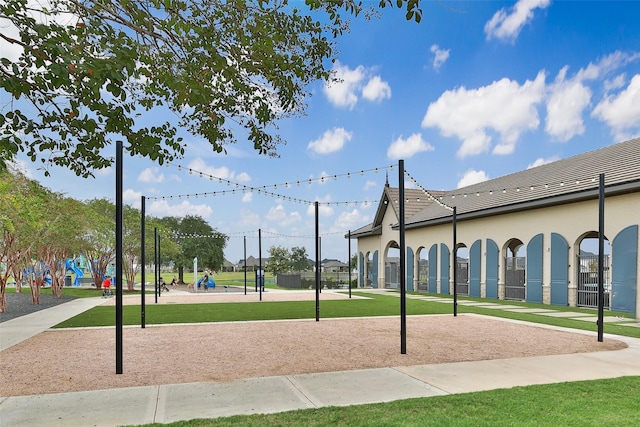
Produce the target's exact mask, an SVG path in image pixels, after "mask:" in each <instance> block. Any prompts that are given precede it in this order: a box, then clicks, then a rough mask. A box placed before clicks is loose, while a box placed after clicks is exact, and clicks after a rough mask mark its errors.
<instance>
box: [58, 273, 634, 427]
mask: <svg viewBox="0 0 640 427" xmlns="http://www.w3.org/2000/svg"><path fill="white" fill-rule="evenodd" d="M228 280H233V279H228ZM221 283H222V282H221ZM242 284H244V282H242ZM66 290H67V289H65V291H66ZM74 291H86V290H81V289H74ZM94 291H95V290H94ZM98 292H99V291H98ZM353 295H362V296H366V297H368V299H352V300H329V301H322V300H321V302H320V315H321V317H323V318H331V317H355V316H385V315H389V316H397V315H398V314H399V300H398V298H397V297H394V296H388V295H380V294H372V293H359V292H353ZM422 295H424V294H422ZM438 296H439V297H443V295H438ZM444 297H446V296H444ZM462 300H469V301H482V302H487V300H483V299H475V298H467V297H465V298H459V301H462ZM406 302H407V305H406V306H407V314H408V315H417V314H450V313H452V310H453V308H452V306H451V304H446V303H439V302H430V301H424V300H415V299H407V301H406ZM492 302H495V303H497V304H503V305H507V304H508V305H517V306H522V307H527V308H546V309H554V310H558V311H573V312H581V313H587V314H590V315H592V316H595V315H596V314H597V312H596V311H595V310H593V309H583V308H576V307H556V306H548V305H542V304H531V303H523V302H514V301H502V300H496V301H492ZM458 313H460V314H464V313H478V314H484V315H489V316H494V317H503V318H510V319H516V320H523V321H528V322H536V323H544V324H549V325H555V326H563V327H568V328H574V329H583V330H591V331H596V330H597V327H596V325H595V323H593V322H585V321H578V320H571V319H567V318H555V317H547V316H541V315H535V314H530V313H516V312H508V311H504V310H498V309H486V308H481V307H475V306H468V305H458ZM145 315H146V321H147V323H148V324H154V323H191V322H220V321H242V320H274V319H301V318H314V317H315V301H295V302H266V301H265V302H262V303H220V304H215V303H209V304H188V305H186V304H185V305H183V304H170V305H168V304H163V305H155V304H148V305H147V306H146V313H145ZM605 315H607V316H625V315H626V314H622V313H613V312H610V311H607V312H605ZM626 316H627V317H628V315H626ZM114 317H115V316H114V307H112V306H111V307H102V306H99V307H95V308H93V309H91V310H88V311H87V312H85V313H82V314H80V315H78V316H76V317H74V318H71V319H69V320H67V321H65V322H63V323H61V324H59V325H57V326H56V327H60V328H63V327H86V326H111V325H114V320H115V319H114ZM123 322H124V324H129V325H137V324H139V322H140V307H139V306H124V307H123ZM604 330H605V332H606V333H612V334H618V335H626V336H632V337H639V338H640V328H631V327H624V326H618V325H615V324H612V323H605V325H604ZM265 398H267V397H265ZM639 407H640V377H623V378H615V379H606V380H598V381H583V382H572V383H561V384H551V385H535V386H528V387H515V388H511V389H500V390H492V391H486V392H478V393H467V394H458V395H449V396H437V397H430V398H419V399H408V400H401V401H395V402H390V403H382V404H370V405H356V406H349V407H326V408H317V409H308V410H298V411H290V412H283V413H276V414H269V415H251V416H233V417H225V418H216V419H195V420H190V421H181V422H176V423H172V424H168V425H170V426H176V427H177V426H180V427H201V426H252V427H260V426H289V425H304V426H361V425H367V426H385V427H387V426H389V427H393V426H444V425H446V426H514V425H517V426H540V425H553V426H556V425H562V426H576V427H577V426H580V427H583V426H601V425H640V411H639V410H638V408H639ZM163 425H165V424H163ZM148 426H160V424H149V425H148Z"/></svg>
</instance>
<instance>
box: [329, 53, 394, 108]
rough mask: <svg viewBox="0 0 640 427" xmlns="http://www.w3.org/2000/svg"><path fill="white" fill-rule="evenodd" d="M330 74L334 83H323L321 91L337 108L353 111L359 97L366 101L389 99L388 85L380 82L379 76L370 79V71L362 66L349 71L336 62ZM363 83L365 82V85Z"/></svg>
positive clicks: (346, 67)
mask: <svg viewBox="0 0 640 427" xmlns="http://www.w3.org/2000/svg"><path fill="white" fill-rule="evenodd" d="M332 72H333V78H335V79H336V81H329V82H327V83H325V85H324V88H323V91H324V94H325V95H326V97H327V99H328V100H329V102H331V103H332V104H333V105H335V106H337V107H342V108H348V109H350V110H353V108H354V107H355V106H356V104H357V103H358V99H359V96H360V95H362V97H363V98H364V99H366V100H368V101H381V100H383V99H386V98H391V87H390V86H389V83H387V82H385V81H384V80H382V79H381V78H380V76H372V77H371V74H372V69H367V68H365V67H364V66H362V65H358V66H357V67H356V68H354V69H350V68H349V67H348V66H347V65H342V64H341V63H340V62H339V61H336V63H335V64H334V66H333V70H332ZM367 79H368V80H367ZM365 81H367V82H366V84H365Z"/></svg>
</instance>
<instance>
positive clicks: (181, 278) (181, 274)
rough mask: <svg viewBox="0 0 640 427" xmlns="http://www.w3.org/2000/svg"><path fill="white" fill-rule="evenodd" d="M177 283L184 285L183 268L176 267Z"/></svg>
mask: <svg viewBox="0 0 640 427" xmlns="http://www.w3.org/2000/svg"><path fill="white" fill-rule="evenodd" d="M178 283H179V284H181V285H184V267H178Z"/></svg>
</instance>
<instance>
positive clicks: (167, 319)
mask: <svg viewBox="0 0 640 427" xmlns="http://www.w3.org/2000/svg"><path fill="white" fill-rule="evenodd" d="M353 294H354V295H356V294H357V293H356V292H354V293H353ZM361 295H363V296H366V297H369V299H351V300H348V299H347V300H328V301H322V300H321V301H320V317H324V318H330V317H360V316H394V315H397V314H398V310H399V309H398V304H399V303H398V299H397V298H395V297H390V296H384V295H377V294H370V293H362V294H361ZM321 298H322V297H321ZM450 309H451V307H450V306H448V305H447V304H440V303H425V302H423V301H416V300H408V301H407V314H409V315H411V314H443V313H449V312H450ZM122 311H123V323H124V324H125V325H137V324H140V307H139V306H137V305H136V306H123V309H122ZM315 316H316V309H315V301H294V302H291V301H289V302H275V301H263V302H252V303H218V304H215V303H208V304H170V305H169V304H162V305H160V304H158V305H156V304H147V305H146V310H145V320H146V323H147V324H154V323H157V324H160V323H164V324H166V323H201V322H234V321H243V320H278V319H311V318H315ZM114 324H115V317H114V308H113V307H112V306H108V307H107V306H98V307H95V308H92V309H91V310H88V311H86V312H84V313H82V314H79V315H78V316H75V317H72V318H70V319H68V320H66V321H64V322H62V323H60V324H58V325H56V327H57V328H72V327H85V326H111V325H114Z"/></svg>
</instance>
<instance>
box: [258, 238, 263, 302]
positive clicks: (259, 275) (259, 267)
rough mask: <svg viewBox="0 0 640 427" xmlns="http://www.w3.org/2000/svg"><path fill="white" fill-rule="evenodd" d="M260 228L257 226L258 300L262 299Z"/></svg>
mask: <svg viewBox="0 0 640 427" xmlns="http://www.w3.org/2000/svg"><path fill="white" fill-rule="evenodd" d="M263 280H264V279H263V276H262V229H260V228H258V288H260V301H262V281H263Z"/></svg>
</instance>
